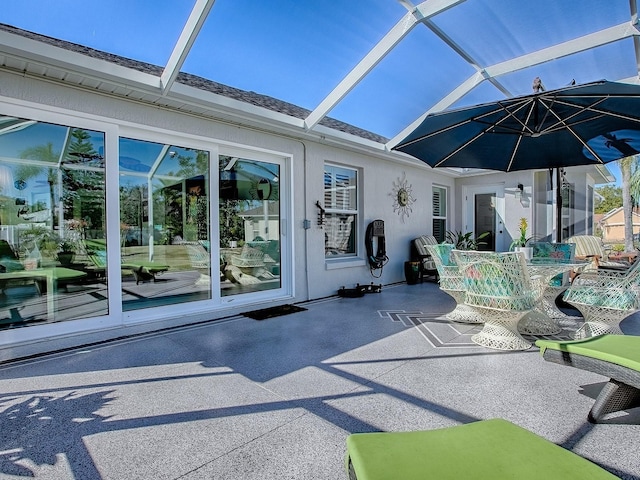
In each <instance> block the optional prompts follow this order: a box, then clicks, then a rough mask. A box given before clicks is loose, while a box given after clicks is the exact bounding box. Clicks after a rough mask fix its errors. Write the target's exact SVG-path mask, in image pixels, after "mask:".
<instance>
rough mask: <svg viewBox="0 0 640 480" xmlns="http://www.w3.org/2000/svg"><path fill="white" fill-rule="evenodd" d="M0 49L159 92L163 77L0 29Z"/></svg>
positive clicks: (22, 56)
mask: <svg viewBox="0 0 640 480" xmlns="http://www.w3.org/2000/svg"><path fill="white" fill-rule="evenodd" d="M0 51H2V52H3V53H5V54H7V55H10V56H14V57H17V58H20V59H23V60H27V61H29V62H34V63H37V64H40V65H43V66H47V67H57V68H61V69H64V70H66V71H68V72H70V73H80V74H83V75H86V76H88V77H91V78H93V79H96V80H99V81H111V82H113V83H115V84H117V85H123V86H127V87H130V88H138V89H140V88H142V89H144V90H147V91H148V90H149V89H154V90H155V91H156V92H158V91H159V87H160V78H159V77H157V76H155V75H151V74H148V73H144V72H139V71H137V70H133V69H131V68H128V67H123V66H120V65H116V64H114V63H112V62H109V61H107V60H102V59H98V58H93V57H90V56H88V55H83V54H81V53H76V52H72V51H69V50H65V49H63V48H60V47H56V46H54V45H49V44H47V43H43V42H39V41H36V40H32V39H30V38H26V37H23V36H21V35H14V34H12V33H9V32H4V31H0Z"/></svg>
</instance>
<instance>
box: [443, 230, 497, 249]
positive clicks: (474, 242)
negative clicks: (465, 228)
mask: <svg viewBox="0 0 640 480" xmlns="http://www.w3.org/2000/svg"><path fill="white" fill-rule="evenodd" d="M488 236H489V232H483V233H481V234H480V235H478V236H477V237H476V238H473V232H467V233H462V232H452V231H448V232H447V240H446V242H447V243H452V244H453V245H455V248H456V250H478V246H480V245H485V244H486V242H481V241H480V240H482V239H483V238H486V237H488Z"/></svg>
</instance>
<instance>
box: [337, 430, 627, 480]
mask: <svg viewBox="0 0 640 480" xmlns="http://www.w3.org/2000/svg"><path fill="white" fill-rule="evenodd" d="M349 458H350V459H351V462H352V464H353V468H354V471H355V473H356V476H357V478H358V480H423V479H425V478H433V479H455V480H460V479H474V480H483V479H487V480H489V479H490V480H497V479H514V480H515V479H517V480H527V479H535V480H540V479H541V478H562V479H580V480H583V479H586V478H589V479H594V480H597V479H614V478H617V477H615V476H614V475H612V474H610V473H609V472H607V471H606V470H603V469H602V468H600V467H599V466H597V465H595V464H594V463H591V462H590V461H588V460H585V459H584V458H582V457H580V456H578V455H576V454H575V453H573V452H570V451H568V450H565V449H564V448H562V447H559V446H558V445H555V444H554V443H552V442H549V441H548V440H545V439H544V438H542V437H539V436H538V435H536V434H534V433H531V432H529V431H528V430H525V429H524V428H521V427H518V426H516V425H514V424H512V423H510V422H508V421H506V420H502V419H493V420H483V421H479V422H475V423H469V424H466V425H459V426H455V427H450V428H444V429H439V430H430V431H416V432H389V433H355V434H352V435H350V436H349V437H348V438H347V465H348V459H349Z"/></svg>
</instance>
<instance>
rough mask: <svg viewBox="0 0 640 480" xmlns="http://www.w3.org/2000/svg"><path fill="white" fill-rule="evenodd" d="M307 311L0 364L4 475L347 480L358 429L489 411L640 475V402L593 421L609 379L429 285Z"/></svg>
mask: <svg viewBox="0 0 640 480" xmlns="http://www.w3.org/2000/svg"><path fill="white" fill-rule="evenodd" d="M303 306H304V307H305V308H307V310H306V311H303V312H299V313H295V314H291V315H286V316H282V317H276V318H271V319H268V320H264V321H255V320H250V319H248V318H245V317H242V316H240V317H236V318H232V319H227V320H222V321H217V322H211V323H209V324H204V325H199V326H194V327H185V328H179V329H175V330H170V331H164V332H161V333H157V334H148V335H143V336H140V337H135V338H131V339H127V340H121V341H118V342H112V343H106V344H102V345H99V346H93V347H87V348H80V349H77V350H73V351H68V352H65V353H60V354H52V355H47V356H42V357H40V358H37V359H33V360H29V361H23V362H15V363H12V364H5V365H3V366H0V479H17V478H36V479H83V480H84V479H86V480H90V479H154V480H155V479H178V478H184V479H189V480H192V479H213V478H215V479H229V480H232V479H233V480H236V479H245V480H252V479H256V480H257V479H260V480H265V479H272V478H273V479H275V478H278V479H283V478H284V479H327V480H329V479H331V480H334V479H346V478H347V476H346V473H345V472H344V469H343V459H344V453H345V447H344V444H345V443H344V442H345V439H346V437H347V435H348V434H349V433H351V432H368V431H380V430H383V431H400V430H415V429H433V428H439V427H445V426H450V425H456V424H459V423H466V422H472V421H476V420H479V419H484V418H492V417H502V418H506V419H508V420H510V421H512V422H514V423H516V424H518V425H521V426H523V427H525V428H528V429H529V430H532V431H534V432H536V433H538V434H539V435H542V436H543V437H545V438H547V439H549V440H551V441H553V442H555V443H557V444H559V445H562V446H563V447H565V448H569V449H571V450H573V451H574V452H576V453H578V454H579V455H581V456H583V457H586V458H589V459H590V460H592V461H594V462H596V463H598V464H599V465H601V466H603V467H604V468H606V469H607V470H609V471H611V472H613V473H615V474H616V475H618V476H620V477H621V478H624V479H640V455H638V451H640V412H639V411H637V410H640V409H636V411H631V412H629V414H627V415H622V416H621V417H619V418H616V419H615V420H614V423H609V424H599V425H591V424H589V423H588V422H587V413H588V411H589V409H590V408H591V405H592V404H593V399H594V397H595V396H596V395H597V394H598V392H599V390H600V388H602V385H603V384H604V382H605V381H606V380H607V379H606V378H604V377H602V376H599V375H596V374H593V373H591V372H586V371H583V370H578V369H573V368H569V367H563V366H560V365H556V364H551V363H548V362H545V361H543V360H542V359H541V357H540V355H539V353H538V351H537V349H535V348H532V349H530V350H528V351H523V352H517V353H508V352H498V351H494V350H488V349H485V348H482V347H478V346H476V345H474V344H472V343H470V341H469V336H470V333H471V331H470V330H472V329H473V328H474V327H468V326H464V325H451V324H450V323H449V322H446V321H445V320H444V317H443V316H444V314H446V313H447V312H449V311H450V310H451V309H453V306H454V304H453V301H452V300H451V299H450V297H448V296H446V295H445V294H443V293H442V292H440V291H439V290H438V288H437V285H434V284H431V283H424V284H418V285H404V284H402V285H394V286H388V287H385V288H384V289H383V291H382V293H379V294H367V295H365V296H364V297H363V298H353V299H348V298H331V299H325V300H322V301H316V302H310V303H308V304H305V305H303ZM621 327H622V329H623V331H624V332H625V333H627V334H634V335H640V315H634V316H633V317H631V318H629V319H627V320H625V321H624V322H623V323H622V325H621ZM568 328H569V327H568ZM468 447H469V448H473V446H472V445H470V446H468ZM463 454H464V452H463V451H461V455H463ZM545 476H546V477H547V478H551V477H549V476H548V475H545Z"/></svg>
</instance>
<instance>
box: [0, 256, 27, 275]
mask: <svg viewBox="0 0 640 480" xmlns="http://www.w3.org/2000/svg"><path fill="white" fill-rule="evenodd" d="M0 267H1V268H0V273H11V272H18V271H20V270H24V265H23V264H22V263H21V262H19V261H18V260H13V259H11V258H6V257H4V258H1V259H0Z"/></svg>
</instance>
